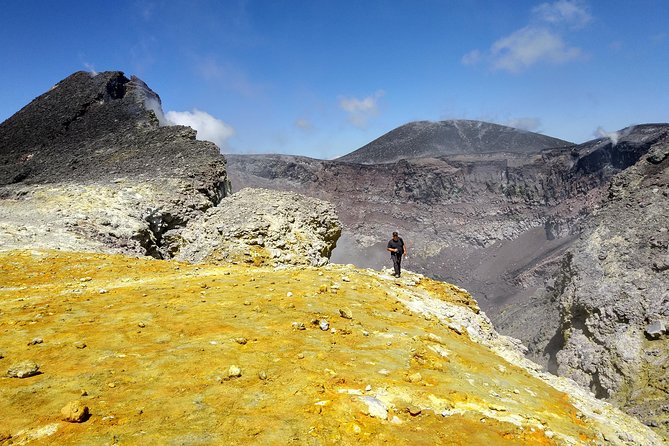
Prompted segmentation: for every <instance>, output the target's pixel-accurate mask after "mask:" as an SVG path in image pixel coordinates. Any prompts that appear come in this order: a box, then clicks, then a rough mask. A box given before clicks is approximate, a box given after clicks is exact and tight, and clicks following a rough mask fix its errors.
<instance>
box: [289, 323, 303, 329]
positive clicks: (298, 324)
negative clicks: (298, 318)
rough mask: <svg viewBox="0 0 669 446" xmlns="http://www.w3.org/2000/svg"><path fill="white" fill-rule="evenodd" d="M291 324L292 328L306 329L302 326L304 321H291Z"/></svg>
mask: <svg viewBox="0 0 669 446" xmlns="http://www.w3.org/2000/svg"><path fill="white" fill-rule="evenodd" d="M291 325H292V326H293V330H306V329H307V327H305V326H304V322H293V323H292V324H291Z"/></svg>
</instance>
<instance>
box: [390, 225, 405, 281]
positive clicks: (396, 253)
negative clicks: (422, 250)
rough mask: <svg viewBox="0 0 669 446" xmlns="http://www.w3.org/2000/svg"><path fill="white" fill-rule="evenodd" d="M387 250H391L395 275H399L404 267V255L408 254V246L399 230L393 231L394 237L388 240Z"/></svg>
mask: <svg viewBox="0 0 669 446" xmlns="http://www.w3.org/2000/svg"><path fill="white" fill-rule="evenodd" d="M386 250H387V251H390V258H391V259H393V267H394V268H395V274H394V276H395V277H399V276H400V272H401V267H402V256H405V255H407V247H406V245H405V244H404V240H402V237H400V236H399V234H398V233H397V231H395V232H393V238H392V239H390V241H389V242H388V247H387V248H386Z"/></svg>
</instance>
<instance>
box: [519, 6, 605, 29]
mask: <svg viewBox="0 0 669 446" xmlns="http://www.w3.org/2000/svg"><path fill="white" fill-rule="evenodd" d="M532 14H533V16H534V17H535V18H536V19H537V20H540V21H543V22H546V23H552V24H566V25H569V26H572V27H574V28H582V27H583V26H585V25H587V24H588V23H589V22H590V20H592V16H591V15H590V11H589V10H588V6H587V5H586V4H585V3H584V2H582V1H578V0H558V1H557V2H555V3H542V4H540V5H539V6H536V7H535V8H534V9H532Z"/></svg>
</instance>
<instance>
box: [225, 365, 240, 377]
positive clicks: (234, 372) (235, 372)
mask: <svg viewBox="0 0 669 446" xmlns="http://www.w3.org/2000/svg"><path fill="white" fill-rule="evenodd" d="M240 376H242V369H240V368H239V367H237V366H236V365H234V364H233V365H231V366H230V368H229V369H228V378H239V377H240Z"/></svg>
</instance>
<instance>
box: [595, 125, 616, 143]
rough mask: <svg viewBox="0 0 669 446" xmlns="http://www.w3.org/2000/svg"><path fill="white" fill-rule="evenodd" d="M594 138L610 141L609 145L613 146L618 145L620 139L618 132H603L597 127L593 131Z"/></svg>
mask: <svg viewBox="0 0 669 446" xmlns="http://www.w3.org/2000/svg"><path fill="white" fill-rule="evenodd" d="M594 134H595V136H596V137H598V138H608V139H610V140H611V144H613V145H614V146H615V145H616V144H618V140H619V139H620V133H619V132H607V131H606V130H604V129H603V128H602V127H597V130H595V133H594Z"/></svg>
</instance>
